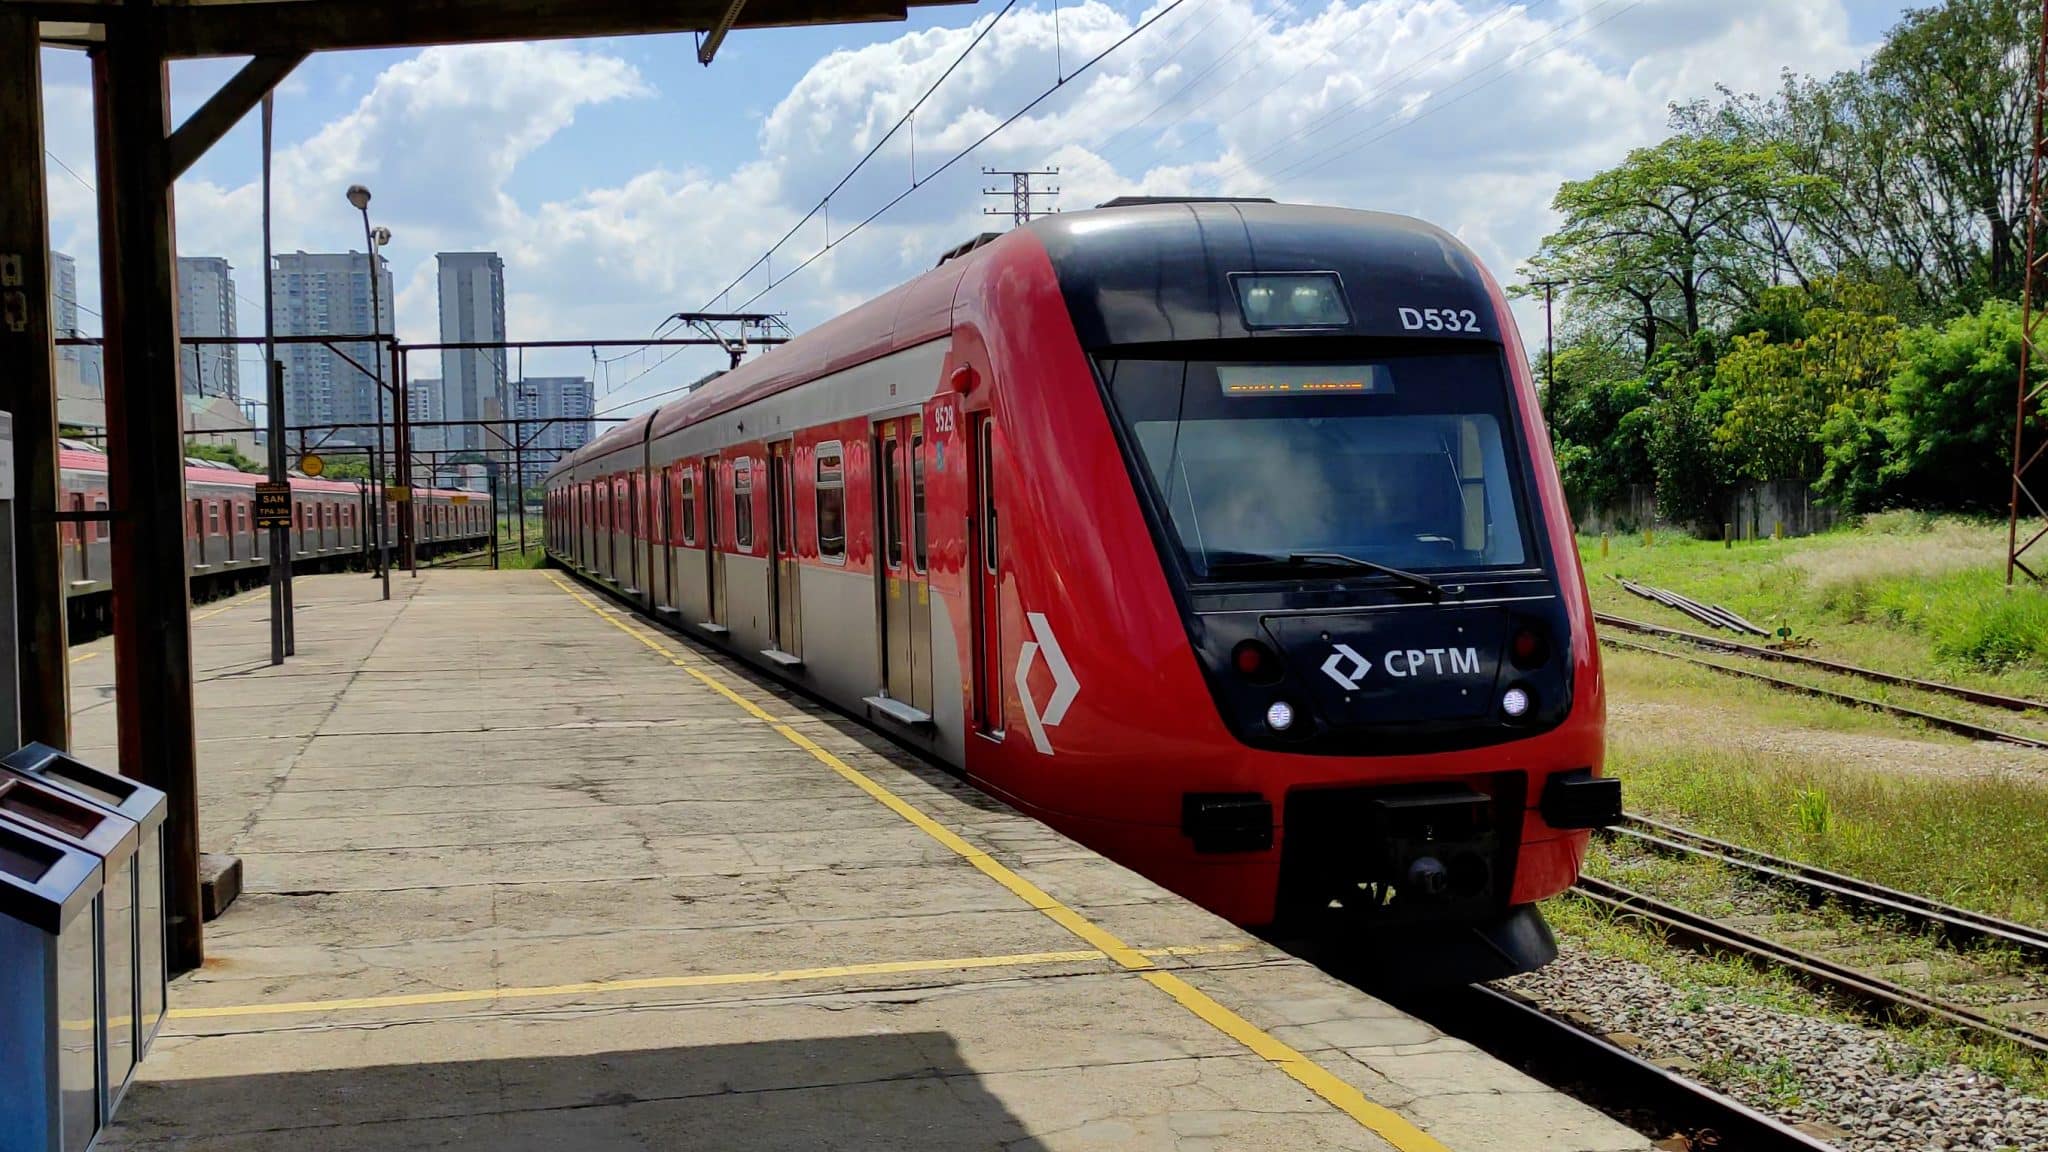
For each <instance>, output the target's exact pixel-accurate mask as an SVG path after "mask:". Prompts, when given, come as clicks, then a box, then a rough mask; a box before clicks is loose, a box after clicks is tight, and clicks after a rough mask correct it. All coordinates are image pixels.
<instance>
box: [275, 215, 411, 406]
mask: <svg viewBox="0 0 2048 1152" xmlns="http://www.w3.org/2000/svg"><path fill="white" fill-rule="evenodd" d="M377 292H378V300H377V312H378V315H377V318H376V321H375V324H374V327H373V325H372V321H371V318H370V265H369V260H368V258H367V257H365V256H364V255H363V254H362V253H361V252H346V253H342V252H293V253H290V254H287V255H280V256H278V257H277V271H276V274H275V277H274V279H273V282H272V293H273V295H274V298H275V310H276V313H277V330H278V333H279V334H280V335H291V336H339V335H363V334H368V333H371V332H377V333H389V332H390V331H391V330H392V321H391V315H392V306H391V266H390V265H389V264H388V263H387V262H386V261H385V260H384V258H383V257H381V256H380V257H378V258H377ZM337 348H338V350H339V351H340V352H341V353H344V354H346V355H347V356H348V357H349V359H352V360H353V361H354V362H355V363H353V364H352V363H350V362H349V359H343V358H342V356H340V355H337V354H336V353H335V352H333V351H329V350H328V349H327V348H326V347H325V346H324V345H320V344H283V345H279V346H278V350H277V352H278V356H279V358H281V359H282V360H283V361H284V411H285V424H286V425H287V426H297V425H305V424H354V425H360V427H355V428H343V429H339V430H337V431H335V432H334V434H333V436H332V439H331V440H330V442H342V443H350V444H371V443H375V442H376V439H377V437H376V435H375V428H376V422H377V384H376V382H375V381H374V380H372V379H371V377H370V376H368V375H366V374H365V373H364V372H363V371H362V369H360V368H358V367H356V365H358V364H359V365H361V366H362V368H368V369H374V370H378V371H380V372H381V374H382V377H383V379H384V381H385V382H386V383H387V384H388V383H389V382H390V380H391V372H392V364H391V358H390V355H389V353H388V348H387V346H384V345H378V344H370V343H360V344H358V343H345V344H340V345H337ZM384 415H385V419H386V420H390V419H391V418H392V415H393V414H392V412H391V406H390V402H389V401H388V400H387V401H386V403H385V410H384ZM323 435H325V430H323V431H320V432H310V433H308V438H309V439H311V440H319V439H320V438H321V437H322V436H323ZM291 442H292V443H294V444H296V443H297V442H298V436H297V434H296V433H293V434H291Z"/></svg>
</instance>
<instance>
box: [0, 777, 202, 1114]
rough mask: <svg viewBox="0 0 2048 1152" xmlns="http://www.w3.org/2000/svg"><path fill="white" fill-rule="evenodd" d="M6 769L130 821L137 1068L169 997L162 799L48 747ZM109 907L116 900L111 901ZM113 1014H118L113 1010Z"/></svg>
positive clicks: (116, 1093)
mask: <svg viewBox="0 0 2048 1152" xmlns="http://www.w3.org/2000/svg"><path fill="white" fill-rule="evenodd" d="M0 769H8V770H12V771H13V772H16V773H19V774H21V775H23V776H27V777H30V778H32V779H34V780H36V781H37V782H39V783H42V784H47V785H49V786H50V787H52V788H55V789H57V790H58V791H60V792H63V793H66V794H67V795H69V796H71V797H72V798H73V799H75V800H82V801H85V802H87V803H89V804H92V805H94V806H96V807H99V808H104V809H107V810H109V811H112V812H114V813H116V814H118V815H121V816H125V817H127V818H128V819H130V820H133V821H134V822H135V824H136V831H137V834H138V838H137V842H136V849H135V869H134V881H135V888H134V892H133V895H131V896H128V897H126V900H127V905H128V907H131V908H133V909H134V910H135V944H136V955H135V968H134V972H135V995H134V1008H133V1010H132V1011H129V1012H127V1013H126V1014H127V1015H128V1016H129V1018H130V1019H131V1020H132V1021H133V1022H134V1026H135V1030H134V1040H133V1047H132V1049H131V1050H132V1051H133V1052H134V1054H135V1063H137V1064H140V1063H141V1062H142V1059H143V1057H144V1056H147V1055H148V1054H149V1046H150V1044H151V1043H152V1042H154V1041H155V1040H156V1033H157V1029H158V1028H160V1027H162V1026H163V1022H164V1003H165V1000H166V998H167V997H168V994H169V988H168V986H167V984H166V981H168V979H169V974H168V973H167V972H166V971H165V964H164V837H163V830H164V814H165V812H166V811H167V808H166V804H165V799H164V794H163V793H162V792H159V791H158V790H156V789H155V788H151V787H150V786H149V785H147V784H142V783H138V782H137V781H134V780H130V779H128V778H127V777H126V776H116V775H115V774H113V773H112V772H102V771H101V770H99V769H98V768H94V767H93V766H92V765H90V764H86V763H84V762H82V761H79V760H75V759H73V758H71V757H70V756H67V755H65V754H64V753H62V752H59V751H57V750H56V749H55V748H52V747H50V746H49V745H47V744H29V745H27V746H25V747H23V748H22V749H21V750H20V751H19V752H16V753H14V754H13V755H12V756H9V757H7V758H6V759H4V760H0ZM108 903H109V904H116V903H119V901H117V900H115V899H112V898H110V899H109V900H108ZM113 1014H114V1015H116V1016H119V1015H122V1014H123V1010H122V1009H119V1008H117V1009H115V1010H114V1013H113ZM125 1088H126V1085H125V1084H117V1085H115V1088H114V1091H113V1092H112V1093H110V1094H109V1097H108V1098H109V1100H110V1101H115V1102H118V1101H119V1099H120V1096H121V1092H122V1091H123V1090H124V1089H125Z"/></svg>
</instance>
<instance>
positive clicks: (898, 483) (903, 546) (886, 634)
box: [874, 417, 932, 715]
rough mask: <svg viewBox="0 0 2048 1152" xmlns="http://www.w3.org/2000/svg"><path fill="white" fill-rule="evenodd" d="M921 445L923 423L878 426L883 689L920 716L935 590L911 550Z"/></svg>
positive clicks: (927, 707) (925, 700)
mask: <svg viewBox="0 0 2048 1152" xmlns="http://www.w3.org/2000/svg"><path fill="white" fill-rule="evenodd" d="M922 442H923V425H922V423H921V421H920V420H919V418H917V417H908V418H905V419H900V420H886V421H883V422H881V423H879V424H877V425H875V444H874V452H875V454H874V460H875V536H874V538H875V540H876V541H878V548H877V552H878V555H877V557H876V565H877V567H878V568H879V569H880V570H881V585H882V588H881V593H880V604H881V627H880V628H879V629H878V631H879V632H880V634H881V637H882V688H883V692H884V694H885V695H887V696H888V697H889V698H890V699H892V700H897V701H900V702H902V703H904V704H908V705H910V707H911V708H913V709H915V710H916V711H918V712H920V713H924V714H927V715H929V713H930V712H931V695H932V691H931V685H932V670H931V632H932V628H931V585H930V583H929V582H928V581H927V580H926V578H925V573H924V570H923V567H924V566H923V565H922V564H921V563H919V560H920V559H921V558H920V557H919V556H917V555H916V554H915V553H916V552H917V551H919V550H918V549H916V548H914V547H913V544H914V543H915V541H913V539H912V537H913V536H914V535H919V536H921V533H919V532H917V531H915V529H916V528H917V525H914V524H913V523H912V521H913V512H914V509H913V505H916V506H917V509H920V510H921V507H922V503H923V502H922V500H913V489H914V488H920V487H921V482H922V479H923V469H922V468H919V467H916V466H915V463H914V460H915V457H916V455H917V449H918V447H919V446H921V445H922Z"/></svg>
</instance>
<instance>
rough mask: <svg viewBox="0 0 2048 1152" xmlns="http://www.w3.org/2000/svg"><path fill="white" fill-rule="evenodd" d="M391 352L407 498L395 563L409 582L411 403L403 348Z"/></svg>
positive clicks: (414, 538)
mask: <svg viewBox="0 0 2048 1152" xmlns="http://www.w3.org/2000/svg"><path fill="white" fill-rule="evenodd" d="M396 343H397V342H396V341H393V344H394V345H395V344H396ZM395 351H396V353H397V355H396V356H394V357H393V358H392V366H391V391H392V404H393V417H394V418H395V419H396V420H397V422H398V427H397V435H396V440H397V448H398V486H399V487H400V488H404V489H406V492H407V495H408V496H409V497H410V499H409V500H408V502H407V507H406V510H405V515H404V516H403V517H401V518H400V519H399V522H398V562H399V563H400V564H403V565H405V568H406V571H408V572H411V573H412V575H413V579H415V580H417V579H419V575H420V565H419V551H418V550H419V530H420V522H419V520H418V516H419V514H420V513H419V506H420V505H419V496H418V494H417V493H414V492H413V491H412V413H411V412H410V411H408V408H409V407H410V405H411V403H412V400H411V397H410V396H409V395H408V386H407V383H406V372H407V370H408V367H409V365H408V364H407V363H406V354H405V349H403V348H397V349H395Z"/></svg>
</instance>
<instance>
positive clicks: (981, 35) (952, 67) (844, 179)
mask: <svg viewBox="0 0 2048 1152" xmlns="http://www.w3.org/2000/svg"><path fill="white" fill-rule="evenodd" d="M1016 6H1017V0H1006V3H1004V5H1003V6H1002V8H1001V9H1000V10H998V11H997V12H996V14H995V17H994V18H993V19H991V20H990V21H989V22H988V23H986V24H984V25H982V26H981V29H980V30H979V31H977V32H976V33H975V34H974V38H973V39H972V40H969V41H968V42H967V47H965V48H963V49H961V50H960V54H959V55H958V56H955V57H954V58H953V62H952V63H951V64H948V65H946V70H945V71H943V72H941V73H939V75H938V78H937V79H935V80H933V81H932V82H931V84H930V85H929V86H927V87H926V88H925V90H924V93H923V94H922V95H920V96H919V97H918V98H917V99H916V100H915V101H913V102H912V103H911V105H910V107H909V108H908V109H906V110H905V111H904V113H903V115H901V116H899V117H897V118H896V123H894V124H892V125H890V127H889V130H888V131H887V132H884V133H882V136H881V138H880V139H878V140H876V141H875V143H874V146H873V147H871V148H869V149H868V150H867V152H866V153H865V154H864V155H862V156H861V158H860V159H859V160H857V161H855V162H854V165H853V167H851V168H849V169H847V170H846V175H844V176H841V177H840V178H839V182H838V183H837V184H834V185H832V189H831V191H829V192H827V193H825V194H824V195H823V196H821V197H819V198H818V202H817V203H816V204H814V205H812V206H811V210H810V211H808V212H806V213H804V214H803V216H802V218H800V219H799V220H797V222H796V223H794V224H792V225H790V226H789V231H787V232H784V233H783V234H782V238H781V239H780V240H777V241H776V242H775V243H773V244H771V245H769V246H768V250H767V251H766V252H763V253H762V254H761V255H760V256H759V257H758V258H757V259H755V261H754V262H753V263H752V264H749V265H747V266H746V268H745V269H744V270H743V271H741V272H740V274H739V275H737V276H735V277H733V278H732V282H731V283H730V284H727V285H726V286H725V287H723V288H721V289H719V290H718V291H717V292H714V293H712V295H711V298H710V299H709V300H706V301H705V302H704V303H703V304H702V305H700V306H699V307H698V309H697V310H698V311H700V312H705V311H709V310H710V309H711V306H712V305H713V304H715V303H717V302H718V301H719V300H720V299H722V298H723V297H725V296H726V295H727V294H728V293H730V292H731V291H732V290H733V289H735V288H737V287H739V286H740V284H741V282H743V281H745V280H746V278H747V277H749V276H751V275H753V274H754V270H755V269H756V268H759V267H761V266H762V265H764V264H766V263H767V262H768V261H769V260H770V259H772V258H773V257H774V255H775V253H776V250H777V249H779V248H781V247H782V246H783V245H784V244H787V243H788V242H789V240H790V238H791V237H793V236H795V235H796V234H797V232H798V231H799V230H801V229H802V228H803V226H804V225H806V224H808V223H810V222H811V221H812V220H813V219H815V218H816V217H817V216H818V214H819V213H821V212H824V211H825V210H826V205H828V204H830V203H831V202H832V197H834V196H836V195H838V194H839V191H840V190H841V189H843V188H845V187H846V185H847V183H848V182H849V181H851V180H852V179H853V178H854V177H855V176H857V175H859V174H860V171H861V169H863V168H865V167H867V163H868V161H870V160H873V159H874V158H875V156H876V155H877V154H878V153H880V152H881V150H882V149H883V147H885V146H886V145H887V144H888V143H889V141H890V140H892V139H894V138H895V136H896V133H898V132H900V131H902V130H903V127H904V125H906V124H908V123H909V122H910V118H911V117H912V116H915V115H917V110H918V109H920V108H922V107H924V104H925V101H927V100H929V99H931V97H932V94H933V93H934V92H937V91H938V90H939V85H941V84H944V83H945V82H946V78H947V77H949V76H951V75H952V74H953V73H954V72H955V71H956V70H958V69H959V67H960V65H961V64H963V63H966V61H967V58H968V57H969V56H971V55H973V53H974V50H975V49H976V48H978V47H980V45H981V42H982V41H983V40H984V39H986V38H987V37H988V34H989V33H991V32H993V31H995V29H996V25H998V24H1001V23H1002V22H1003V17H1005V16H1008V15H1009V14H1010V9H1012V8H1015V7H1016ZM1179 6H1180V4H1179V0H1176V2H1175V3H1174V4H1173V5H1172V6H1171V7H1169V8H1168V9H1166V10H1167V11H1169V12H1170V11H1172V10H1173V8H1177V7H1179ZM1155 19H1156V17H1155ZM1146 23H1147V24H1148V25H1149V24H1150V23H1151V21H1147V22H1146ZM1089 63H1091V64H1092V63H1094V61H1090V62H1089ZM1086 70H1087V65H1086V64H1084V65H1082V66H1081V69H1080V70H1078V71H1076V72H1075V73H1074V75H1076V76H1078V75H1080V74H1081V72H1082V71H1086ZM1067 79H1070V78H1062V79H1061V80H1059V81H1058V82H1057V83H1055V84H1054V85H1053V89H1057V88H1059V87H1060V86H1061V85H1062V84H1065V83H1066V81H1067ZM942 170H943V169H942ZM937 174H938V173H936V172H934V173H932V174H931V175H933V176H935V175H937ZM926 179H930V176H927V177H926ZM912 187H916V183H915V182H913V183H912ZM828 247H829V241H828ZM771 279H772V277H771ZM753 299H755V300H758V299H760V296H759V295H758V294H757V295H756V296H754V297H753ZM751 302H752V301H751V300H750V301H749V303H751ZM745 308H746V305H745V304H742V305H740V307H739V308H737V309H734V311H742V310H744V309H745Z"/></svg>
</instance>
